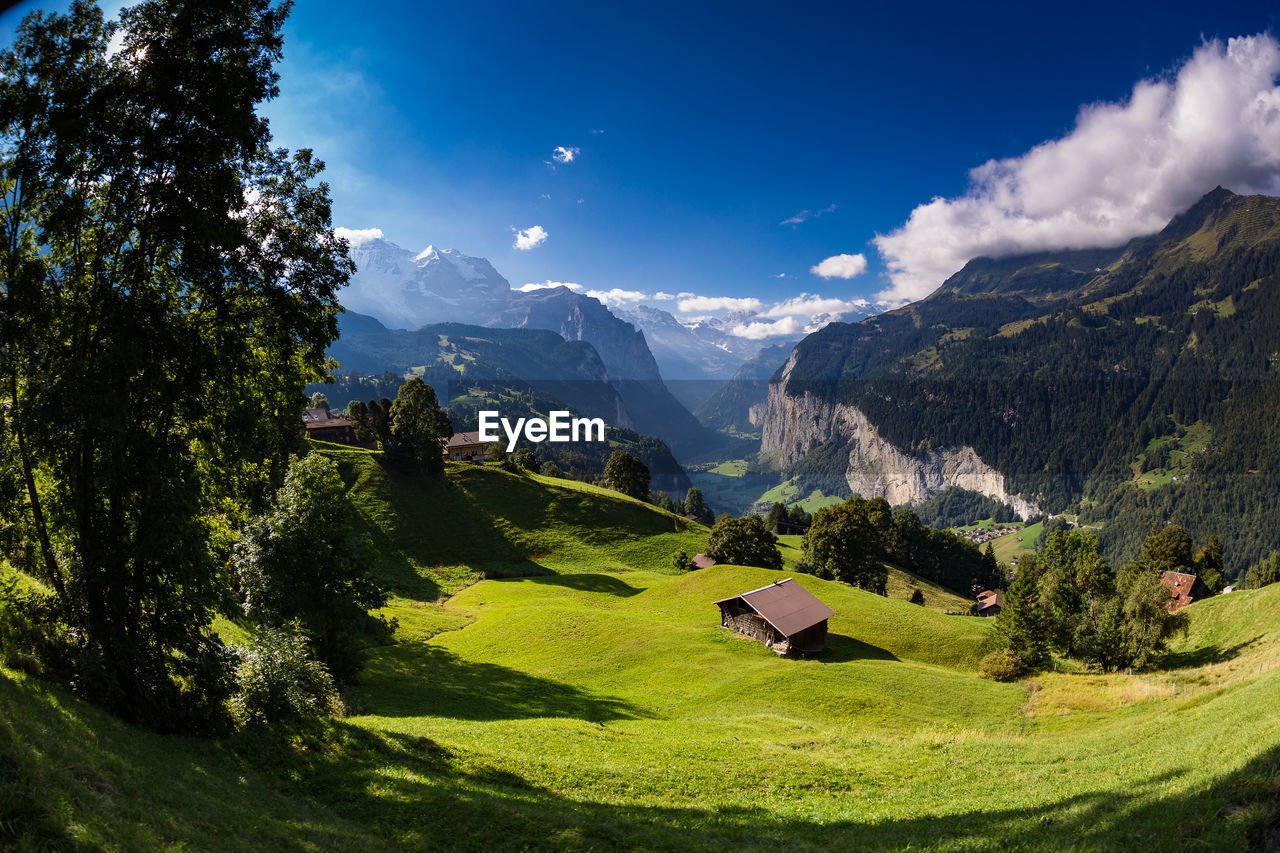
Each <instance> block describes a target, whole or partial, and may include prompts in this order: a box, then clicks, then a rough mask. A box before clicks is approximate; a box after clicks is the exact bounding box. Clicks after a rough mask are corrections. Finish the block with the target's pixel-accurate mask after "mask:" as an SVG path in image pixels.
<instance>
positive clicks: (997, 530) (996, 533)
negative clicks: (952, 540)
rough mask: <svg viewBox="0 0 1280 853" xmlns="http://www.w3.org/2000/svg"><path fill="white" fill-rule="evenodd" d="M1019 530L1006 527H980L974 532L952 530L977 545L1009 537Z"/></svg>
mask: <svg viewBox="0 0 1280 853" xmlns="http://www.w3.org/2000/svg"><path fill="white" fill-rule="evenodd" d="M1018 529H1019V528H1017V527H1009V526H1004V527H992V528H987V529H984V528H981V527H980V528H977V529H974V530H959V529H957V528H954V527H953V528H951V532H952V533H954V534H955V535H957V536H959V537H960V538H962V539H968V540H969V541H970V542H972V543H973V544H975V545H983V544H985V543H987V542H990V541H991V540H992V539H999V538H1000V537H1001V536H1008V535H1009V534H1010V533H1017V532H1018ZM1018 541H1019V542H1021V541H1022V540H1021V539H1019V540H1018Z"/></svg>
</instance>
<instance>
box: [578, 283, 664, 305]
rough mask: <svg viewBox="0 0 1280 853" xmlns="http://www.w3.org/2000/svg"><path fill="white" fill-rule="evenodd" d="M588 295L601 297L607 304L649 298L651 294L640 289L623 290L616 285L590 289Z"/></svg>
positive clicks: (620, 303)
mask: <svg viewBox="0 0 1280 853" xmlns="http://www.w3.org/2000/svg"><path fill="white" fill-rule="evenodd" d="M587 296H591V297H594V298H595V299H599V300H600V301H601V302H603V303H604V304H605V305H622V304H623V303H627V302H639V301H641V300H642V299H648V298H649V294H647V293H642V292H640V291H639V290H623V289H622V288H620V287H615V288H613V289H612V290H588V291H587Z"/></svg>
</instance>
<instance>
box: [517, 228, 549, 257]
mask: <svg viewBox="0 0 1280 853" xmlns="http://www.w3.org/2000/svg"><path fill="white" fill-rule="evenodd" d="M511 233H513V234H515V235H516V242H515V243H514V244H513V245H514V247H515V248H517V249H519V250H521V251H522V252H527V251H529V250H530V249H532V248H533V247H534V246H541V245H542V244H543V243H545V242H547V231H546V229H545V228H543V227H542V226H541V225H533V226H530V227H529V228H526V229H525V230H523V231H517V230H516V229H515V228H514V227H512V229H511Z"/></svg>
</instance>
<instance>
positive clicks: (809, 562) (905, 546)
mask: <svg viewBox="0 0 1280 853" xmlns="http://www.w3.org/2000/svg"><path fill="white" fill-rule="evenodd" d="M886 562H888V563H896V564H897V565H899V566H901V567H902V568H904V569H907V570H909V571H911V572H914V573H915V574H917V575H920V576H921V577H924V578H928V579H929V580H932V581H936V582H937V583H940V584H942V585H943V586H947V587H950V588H951V589H954V590H957V591H961V592H963V593H964V594H967V595H976V594H977V592H979V591H981V590H984V589H1003V588H1004V586H1005V583H1006V580H1005V576H1004V572H1003V570H1002V569H1001V568H1000V564H999V563H998V562H997V561H996V557H995V552H994V551H992V550H991V548H990V546H988V547H987V550H986V552H985V553H984V552H982V551H980V550H978V547H977V546H976V545H974V544H973V543H972V542H969V541H968V540H967V539H964V538H962V537H960V536H956V535H955V534H954V533H951V532H949V531H946V530H935V529H933V528H931V527H925V526H924V525H923V524H921V523H920V519H919V517H918V516H916V514H915V511H914V510H913V509H911V508H910V507H900V508H899V509H898V510H897V511H894V510H893V509H892V507H890V506H889V502H888V501H886V500H885V499H884V498H872V499H869V500H868V499H865V498H858V497H853V498H849V499H848V500H846V501H845V502H844V503H842V504H840V505H838V506H833V507H825V508H823V509H820V510H818V511H817V512H815V513H814V514H813V523H812V524H811V525H810V527H809V530H808V532H806V533H805V536H804V560H803V561H802V562H801V564H800V568H801V569H802V570H803V571H807V572H812V573H813V574H816V575H819V576H820V577H827V578H835V579H836V580H841V581H844V582H846V583H851V584H854V585H855V586H859V587H862V588H863V589H866V590H870V591H872V592H877V593H880V594H884V590H885V583H886V581H887V579H888V569H887V568H886V567H885V563H886Z"/></svg>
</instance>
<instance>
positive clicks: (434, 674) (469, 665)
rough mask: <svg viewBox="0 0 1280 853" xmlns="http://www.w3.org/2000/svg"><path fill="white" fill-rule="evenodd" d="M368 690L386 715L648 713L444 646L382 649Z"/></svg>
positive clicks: (592, 717)
mask: <svg viewBox="0 0 1280 853" xmlns="http://www.w3.org/2000/svg"><path fill="white" fill-rule="evenodd" d="M361 686H362V693H363V695H364V696H365V697H366V698H367V699H368V701H369V705H370V709H371V713H373V714H376V715H378V716H383V717H450V718H453V719H458V720H518V719H527V718H538V717H572V718H575V719H580V720H587V721H588V722H592V723H603V722H608V721H610V720H619V719H633V718H636V717H640V716H643V714H641V713H640V712H639V710H638V709H636V708H635V707H633V706H632V705H630V704H628V703H626V702H623V701H621V700H618V699H612V698H608V697H602V696H594V695H592V694H590V693H586V692H584V691H582V690H579V689H578V688H576V687H573V686H571V685H568V684H562V683H560V682H557V681H551V680H549V679H545V678H538V677H535V676H532V675H527V674H525V673H523V672H520V671H518V670H514V669H510V668H508V667H505V666H501V665H499V664H492V663H477V662H474V661H468V660H463V659H462V658H460V657H458V656H457V655H455V654H453V653H452V652H450V651H448V650H446V649H442V648H440V647H439V646H432V645H424V644H417V643H413V644H404V645H396V646H386V647H383V648H381V649H379V650H378V651H377V652H376V653H375V654H374V655H373V657H372V658H371V659H370V661H369V664H368V667H367V668H366V669H365V673H364V678H363V682H362V685H361Z"/></svg>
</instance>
